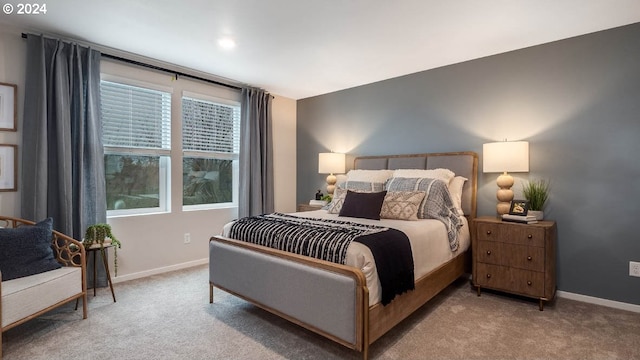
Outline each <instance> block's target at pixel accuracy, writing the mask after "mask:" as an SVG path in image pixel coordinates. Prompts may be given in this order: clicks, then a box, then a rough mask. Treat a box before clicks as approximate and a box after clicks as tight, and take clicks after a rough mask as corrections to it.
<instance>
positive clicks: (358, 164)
mask: <svg viewBox="0 0 640 360" xmlns="http://www.w3.org/2000/svg"><path fill="white" fill-rule="evenodd" d="M353 165H354V166H353V168H354V169H366V170H381V169H390V170H396V169H437V168H445V169H449V170H451V171H453V172H454V173H455V174H456V175H458V176H464V177H466V178H467V181H466V182H465V184H464V187H463V188H462V210H463V211H464V213H465V215H467V216H469V217H470V218H475V217H476V196H477V191H478V154H476V153H475V152H472V151H465V152H450V153H431V154H410V155H383V156H360V157H357V158H355V160H354V164H353Z"/></svg>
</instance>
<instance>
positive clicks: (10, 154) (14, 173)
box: [0, 144, 18, 191]
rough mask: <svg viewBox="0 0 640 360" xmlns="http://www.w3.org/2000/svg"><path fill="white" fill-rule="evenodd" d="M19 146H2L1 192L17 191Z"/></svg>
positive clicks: (0, 150) (0, 159) (0, 164)
mask: <svg viewBox="0 0 640 360" xmlns="http://www.w3.org/2000/svg"><path fill="white" fill-rule="evenodd" d="M17 180H18V145H7V144H0V191H16V190H17V189H18V187H17Z"/></svg>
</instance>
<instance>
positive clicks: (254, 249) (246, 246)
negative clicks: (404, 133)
mask: <svg viewBox="0 0 640 360" xmlns="http://www.w3.org/2000/svg"><path fill="white" fill-rule="evenodd" d="M422 159H424V165H423V166H419V165H420V163H422ZM438 167H447V168H450V169H451V170H452V171H454V172H455V173H456V174H464V175H463V176H465V177H467V178H468V181H467V182H466V183H465V190H464V192H463V209H464V210H465V216H466V217H467V219H468V220H469V225H470V224H471V219H473V218H474V217H475V216H476V194H477V170H478V169H477V167H478V156H477V154H476V153H474V152H455V153H430V154H411V155H392V156H367V157H358V158H356V159H355V162H354V168H359V169H362V168H364V169H385V168H388V169H398V168H423V169H424V168H426V169H434V168H438ZM470 251H471V247H469V249H468V250H467V251H465V252H462V253H460V254H458V255H457V256H456V257H455V258H453V259H451V260H450V261H448V262H447V263H445V264H443V265H441V266H439V267H438V268H436V269H434V270H433V271H431V272H429V273H428V274H427V275H425V276H423V277H422V278H420V279H418V280H417V281H416V284H415V290H414V291H410V292H407V293H404V294H402V295H400V296H397V297H396V298H395V299H394V300H393V301H392V302H391V303H390V304H388V305H386V306H383V305H382V304H380V303H378V304H375V305H372V306H369V290H368V288H367V284H366V281H365V276H364V274H363V273H362V271H361V270H360V269H357V268H354V267H350V266H346V265H340V264H335V263H331V262H327V261H322V260H318V259H314V258H310V257H306V256H301V255H296V254H292V253H288V252H283V251H280V250H275V249H271V248H267V247H263V246H259V245H254V244H250V243H246V242H242V241H237V240H232V239H227V238H223V237H220V236H213V237H212V238H211V239H210V262H209V266H210V278H209V301H210V303H213V288H214V286H215V287H218V288H219V289H221V290H224V291H226V292H228V293H231V294H233V295H235V296H237V297H240V298H242V299H244V300H246V301H249V302H251V303H253V304H255V305H256V306H258V307H261V308H263V309H264V310H267V311H269V312H271V313H273V314H276V315H278V316H280V317H282V318H284V319H287V320H289V321H291V322H293V323H295V324H298V325H300V326H302V327H304V328H306V329H309V330H311V331H314V332H316V333H318V334H320V335H323V336H325V337H327V338H329V339H331V340H333V341H335V342H337V343H340V344H342V345H344V346H346V347H349V348H351V349H354V350H357V351H360V352H361V353H362V357H363V359H365V360H366V359H367V358H368V356H369V345H370V344H372V343H373V342H374V341H376V340H377V339H379V338H380V337H381V336H382V335H384V334H385V333H386V332H387V331H389V330H390V329H391V328H393V327H394V326H396V325H397V324H398V323H400V322H401V321H402V320H404V319H405V318H407V317H408V316H409V315H411V314H412V313H413V312H414V311H415V310H417V309H418V308H420V307H421V306H422V305H424V304H425V303H426V302H427V301H428V300H430V299H431V298H433V297H434V296H435V295H437V294H438V293H439V292H440V291H442V290H443V289H445V288H446V287H447V286H449V285H450V284H451V283H452V282H454V281H455V280H456V279H458V278H459V277H460V276H462V275H463V274H464V273H465V272H467V273H468V272H469V271H470V265H469V264H470ZM227 258H232V259H227ZM238 259H241V260H242V261H237V260H238ZM270 261H273V262H275V265H272V264H271V263H270ZM254 262H255V263H257V264H258V265H256V266H258V267H257V268H256V269H258V270H256V271H255V273H253V274H245V273H246V272H247V270H246V268H247V266H246V264H252V265H253V264H254ZM262 262H265V264H268V265H265V266H267V267H268V268H269V269H271V268H272V266H275V270H276V271H284V272H285V273H287V272H288V273H289V274H291V273H294V274H298V273H301V272H300V269H304V270H306V269H309V272H310V273H311V275H309V274H306V273H304V274H302V273H301V275H300V277H301V278H302V277H304V276H307V277H305V278H304V279H305V280H303V281H302V284H303V286H302V287H303V288H304V289H306V290H302V289H298V288H297V287H296V288H292V287H291V286H295V284H294V285H290V284H291V283H290V282H289V283H288V284H275V285H274V287H275V288H277V287H278V286H289V287H287V294H285V295H283V296H280V299H282V301H285V302H286V301H301V302H302V301H306V300H308V298H309V297H310V296H309V295H307V296H306V298H305V296H304V294H301V293H303V292H304V291H307V290H308V289H307V288H306V287H305V286H304V283H305V282H309V281H311V282H315V281H316V280H317V279H319V278H317V277H314V276H329V277H331V279H329V280H327V279H326V278H322V281H325V280H327V281H329V282H330V281H334V280H332V279H337V280H336V281H338V280H339V281H341V282H342V283H344V281H345V280H344V279H347V280H346V281H347V282H349V283H352V284H353V288H352V289H350V290H349V291H350V292H353V298H349V301H348V302H351V301H353V302H354V304H353V311H354V314H353V317H352V318H351V320H349V321H354V322H355V323H354V324H353V329H354V331H355V336H354V337H353V338H351V337H348V338H349V339H347V337H341V336H337V335H335V334H334V333H331V331H327V330H325V329H323V326H322V325H320V324H318V323H316V322H314V321H313V320H309V319H308V316H306V315H309V314H307V313H305V314H303V316H300V315H296V314H292V312H290V311H288V309H289V308H290V306H287V305H283V306H278V305H277V304H278V301H280V300H273V299H261V298H262V296H261V295H256V293H254V294H253V295H252V294H251V291H247V290H246V289H247V287H246V286H244V287H243V286H242V285H236V283H238V282H247V281H252V280H253V277H254V276H261V273H265V272H268V271H265V270H263V271H260V270H259V269H260V268H259V266H260V265H259V264H260V263H262ZM222 263H224V264H222ZM236 264H239V265H236ZM243 264H244V265H243ZM234 266H235V267H236V268H233V267H234ZM300 266H302V268H301V267H300ZM249 271H251V270H249ZM222 273H224V274H222ZM315 273H319V274H322V275H316V274H315ZM225 274H227V275H225ZM228 274H232V275H228ZM238 274H240V275H238ZM238 276H239V277H240V278H238ZM243 276H244V277H243ZM229 278H233V279H229ZM264 279H265V281H269V282H272V281H274V279H273V278H268V275H265V276H264ZM259 281H262V280H259ZM286 281H287V280H286V279H285V280H282V282H283V283H284V282H286ZM289 281H290V279H289ZM249 289H251V288H249ZM268 289H269V290H270V289H272V288H268ZM332 289H333V288H332ZM269 290H266V291H269ZM332 292H333V291H332ZM325 293H327V292H326V291H325ZM330 293H331V292H330ZM278 295H279V294H276V297H278ZM327 296H328V297H329V299H323V300H322V302H323V303H324V302H326V301H329V302H330V301H331V300H334V299H331V298H330V297H331V294H329V295H327ZM335 296H336V297H339V295H335ZM268 297H271V295H269V296H268ZM292 298H293V300H292ZM274 301H275V302H274ZM351 305H352V304H344V306H346V307H349V306H351ZM314 306H315V305H314ZM314 309H315V308H314V307H309V308H308V309H307V310H306V311H307V312H312V311H314ZM304 318H306V319H304ZM311 318H313V317H312V316H311ZM347 325H349V324H347Z"/></svg>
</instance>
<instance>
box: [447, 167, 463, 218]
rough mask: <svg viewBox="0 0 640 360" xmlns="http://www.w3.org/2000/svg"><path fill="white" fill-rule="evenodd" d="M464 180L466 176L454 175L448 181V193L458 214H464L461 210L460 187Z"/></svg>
mask: <svg viewBox="0 0 640 360" xmlns="http://www.w3.org/2000/svg"><path fill="white" fill-rule="evenodd" d="M465 181H467V178H466V177H462V176H456V177H454V178H453V179H451V181H450V182H449V194H450V195H451V201H453V205H454V206H455V207H456V210H458V215H464V211H462V188H463V187H464V182H465Z"/></svg>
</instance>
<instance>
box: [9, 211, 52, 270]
mask: <svg viewBox="0 0 640 360" xmlns="http://www.w3.org/2000/svg"><path fill="white" fill-rule="evenodd" d="M52 229H53V220H52V219H51V218H48V219H46V220H43V221H41V222H39V223H37V224H35V225H23V226H20V227H18V228H15V229H10V228H4V229H0V271H2V281H7V280H12V279H17V278H20V277H24V276H29V275H34V274H39V273H42V272H45V271H50V270H55V269H59V268H60V267H61V265H60V263H58V262H57V261H56V259H55V257H54V256H53V250H52V249H51V238H52Z"/></svg>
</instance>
